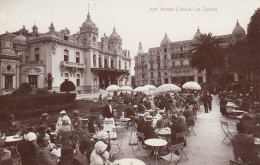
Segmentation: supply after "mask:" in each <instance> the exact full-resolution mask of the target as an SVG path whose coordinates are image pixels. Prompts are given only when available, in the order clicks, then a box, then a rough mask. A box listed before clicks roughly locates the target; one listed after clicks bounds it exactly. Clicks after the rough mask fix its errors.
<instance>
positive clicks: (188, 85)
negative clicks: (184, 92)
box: [182, 81, 201, 90]
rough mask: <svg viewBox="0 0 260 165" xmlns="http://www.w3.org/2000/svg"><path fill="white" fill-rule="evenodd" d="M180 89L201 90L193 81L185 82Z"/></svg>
mask: <svg viewBox="0 0 260 165" xmlns="http://www.w3.org/2000/svg"><path fill="white" fill-rule="evenodd" d="M182 88H183V89H189V90H201V86H200V85H199V84H198V83H196V82H194V81H189V82H186V83H185V84H183V85H182Z"/></svg>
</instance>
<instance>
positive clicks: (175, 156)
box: [161, 143, 184, 165]
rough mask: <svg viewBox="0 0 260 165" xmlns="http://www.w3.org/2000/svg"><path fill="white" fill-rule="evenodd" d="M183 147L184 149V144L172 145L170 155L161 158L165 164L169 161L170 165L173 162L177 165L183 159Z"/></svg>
mask: <svg viewBox="0 0 260 165" xmlns="http://www.w3.org/2000/svg"><path fill="white" fill-rule="evenodd" d="M183 147H184V143H180V144H176V145H171V146H170V148H169V149H170V153H169V154H168V155H165V156H161V158H162V159H163V160H164V161H163V163H164V164H165V165H166V163H165V161H167V162H169V163H168V165H169V164H170V163H171V162H173V163H174V164H175V165H177V164H178V163H179V161H180V160H181V158H182V155H183Z"/></svg>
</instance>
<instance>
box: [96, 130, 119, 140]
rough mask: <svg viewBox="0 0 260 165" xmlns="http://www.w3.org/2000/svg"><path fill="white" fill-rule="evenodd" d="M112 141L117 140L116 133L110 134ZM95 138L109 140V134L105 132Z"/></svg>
mask: <svg viewBox="0 0 260 165" xmlns="http://www.w3.org/2000/svg"><path fill="white" fill-rule="evenodd" d="M109 135H110V139H116V138H117V135H116V132H109ZM93 138H95V139H98V140H100V139H108V133H107V132H105V131H101V132H98V133H97V134H95V135H93Z"/></svg>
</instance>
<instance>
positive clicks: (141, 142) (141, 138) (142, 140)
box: [136, 131, 145, 150]
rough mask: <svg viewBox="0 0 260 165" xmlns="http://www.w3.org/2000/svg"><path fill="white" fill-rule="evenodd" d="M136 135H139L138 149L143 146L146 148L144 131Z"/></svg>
mask: <svg viewBox="0 0 260 165" xmlns="http://www.w3.org/2000/svg"><path fill="white" fill-rule="evenodd" d="M136 136H137V139H138V141H137V145H138V148H137V150H138V149H142V148H145V144H144V133H141V132H138V131H137V132H136Z"/></svg>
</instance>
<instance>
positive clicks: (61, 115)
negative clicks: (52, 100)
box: [56, 110, 71, 131]
mask: <svg viewBox="0 0 260 165" xmlns="http://www.w3.org/2000/svg"><path fill="white" fill-rule="evenodd" d="M63 118H64V119H67V121H68V122H69V124H70V125H71V121H70V118H69V116H67V113H66V111H65V110H62V111H61V112H60V117H59V119H58V121H57V124H56V131H58V130H59V128H60V127H61V126H62V119H63Z"/></svg>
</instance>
